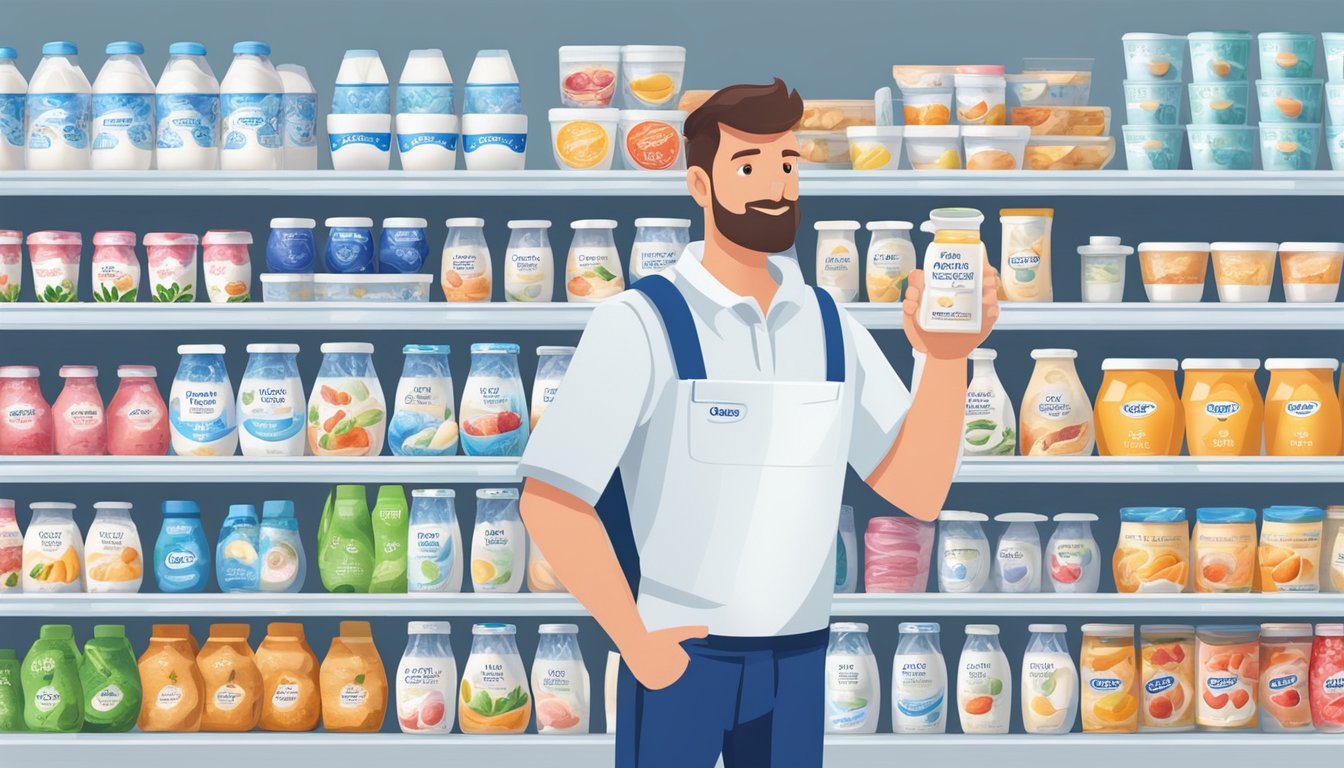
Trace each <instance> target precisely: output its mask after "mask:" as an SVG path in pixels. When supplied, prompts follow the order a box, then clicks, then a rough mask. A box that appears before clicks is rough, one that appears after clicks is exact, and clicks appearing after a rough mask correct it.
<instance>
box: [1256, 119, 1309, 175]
mask: <svg viewBox="0 0 1344 768" xmlns="http://www.w3.org/2000/svg"><path fill="white" fill-rule="evenodd" d="M1320 145H1321V126H1320V125H1301V124H1298V123H1261V124H1260V163H1261V165H1262V166H1264V169H1265V170H1266V171H1311V170H1315V169H1316V152H1317V150H1318V149H1319V148H1320Z"/></svg>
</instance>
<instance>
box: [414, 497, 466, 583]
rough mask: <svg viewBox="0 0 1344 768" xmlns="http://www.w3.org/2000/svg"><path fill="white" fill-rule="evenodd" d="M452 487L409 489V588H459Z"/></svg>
mask: <svg viewBox="0 0 1344 768" xmlns="http://www.w3.org/2000/svg"><path fill="white" fill-rule="evenodd" d="M455 497H456V493H455V492H454V491H453V489H451V488H417V489H416V490H414V491H411V515H410V517H411V524H410V531H409V534H408V535H407V537H406V541H407V549H408V552H407V555H408V557H409V562H408V564H407V578H408V591H410V592H461V591H462V570H463V569H462V560H463V552H462V527H461V525H460V524H459V523H458V520H457V509H456V504H455Z"/></svg>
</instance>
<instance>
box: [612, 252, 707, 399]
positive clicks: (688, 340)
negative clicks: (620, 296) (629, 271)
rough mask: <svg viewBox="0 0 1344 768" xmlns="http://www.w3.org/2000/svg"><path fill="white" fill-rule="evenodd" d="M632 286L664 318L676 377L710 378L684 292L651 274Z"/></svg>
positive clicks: (660, 277) (664, 326)
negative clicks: (675, 368)
mask: <svg viewBox="0 0 1344 768" xmlns="http://www.w3.org/2000/svg"><path fill="white" fill-rule="evenodd" d="M630 287H631V288H633V289H634V290H636V291H639V292H640V293H642V294H644V295H645V296H647V297H648V299H649V301H651V302H653V308H654V309H655V310H656V311H657V312H658V315H659V317H661V318H662V319H663V328H664V329H666V331H667V343H668V344H669V345H671V347H672V361H673V363H674V364H675V365H676V367H677V378H678V379H681V380H683V381H685V380H690V379H697V380H698V379H706V378H709V377H708V376H706V375H705V355H704V353H703V352H701V351H700V334H699V333H698V332H697V331H696V330H695V319H694V318H693V317H691V308H690V307H689V306H688V305H687V304H686V297H685V296H682V295H681V291H679V290H677V287H676V286H675V285H673V284H672V281H671V280H668V279H667V278H666V277H663V276H662V275H648V276H646V277H644V278H642V279H639V280H636V281H635V282H634V284H633V285H631V286H630Z"/></svg>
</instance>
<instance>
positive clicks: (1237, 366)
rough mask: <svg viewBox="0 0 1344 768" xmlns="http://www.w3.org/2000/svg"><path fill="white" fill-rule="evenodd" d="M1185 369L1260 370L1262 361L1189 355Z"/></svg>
mask: <svg viewBox="0 0 1344 768" xmlns="http://www.w3.org/2000/svg"><path fill="white" fill-rule="evenodd" d="M1181 370H1183V371H1258V370H1260V361H1259V360H1256V359H1255V358H1252V357H1187V358H1185V359H1184V360H1182V361H1181Z"/></svg>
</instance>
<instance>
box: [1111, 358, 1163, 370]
mask: <svg viewBox="0 0 1344 768" xmlns="http://www.w3.org/2000/svg"><path fill="white" fill-rule="evenodd" d="M1101 370H1103V371H1174V370H1176V358H1174V357H1108V358H1106V359H1105V360H1102V361H1101Z"/></svg>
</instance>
